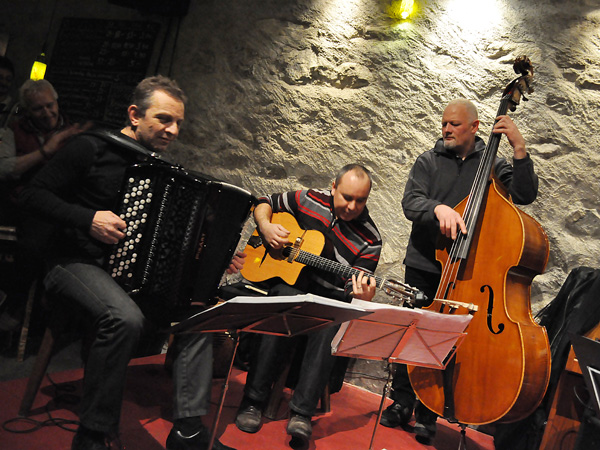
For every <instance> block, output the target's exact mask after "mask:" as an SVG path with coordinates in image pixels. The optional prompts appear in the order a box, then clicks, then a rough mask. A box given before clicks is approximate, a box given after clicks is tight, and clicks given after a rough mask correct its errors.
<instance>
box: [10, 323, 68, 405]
mask: <svg viewBox="0 0 600 450" xmlns="http://www.w3.org/2000/svg"><path fill="white" fill-rule="evenodd" d="M57 333H58V330H56V329H52V328H50V327H47V328H46V331H45V332H44V338H43V339H42V344H41V346H40V350H39V352H38V354H37V356H36V358H35V364H34V365H33V369H32V370H31V374H30V375H29V380H28V381H27V387H26V388H25V393H24V394H23V398H22V399H21V406H20V407H19V416H21V417H27V416H28V415H29V412H30V411H31V406H32V405H33V401H34V400H35V396H36V395H37V392H38V391H39V389H40V385H41V384H42V379H43V378H44V375H46V370H47V369H48V364H49V363H50V358H51V357H52V354H53V352H54V344H55V343H56V339H57V337H58V334H57Z"/></svg>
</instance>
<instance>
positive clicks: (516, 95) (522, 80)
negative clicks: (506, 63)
mask: <svg viewBox="0 0 600 450" xmlns="http://www.w3.org/2000/svg"><path fill="white" fill-rule="evenodd" d="M513 70H514V71H515V73H516V74H518V75H520V76H519V77H518V78H516V79H514V80H513V81H511V82H510V84H509V85H508V86H506V88H505V89H504V93H503V94H502V97H503V98H507V99H508V101H509V109H510V110H511V111H514V110H516V109H517V105H518V104H519V103H520V101H521V97H523V100H525V101H527V100H528V99H527V97H525V94H531V93H532V92H533V87H532V86H531V83H532V80H533V66H532V65H531V60H530V59H529V58H528V57H527V56H525V55H523V56H519V57H518V58H517V59H516V60H515V62H514V64H513Z"/></svg>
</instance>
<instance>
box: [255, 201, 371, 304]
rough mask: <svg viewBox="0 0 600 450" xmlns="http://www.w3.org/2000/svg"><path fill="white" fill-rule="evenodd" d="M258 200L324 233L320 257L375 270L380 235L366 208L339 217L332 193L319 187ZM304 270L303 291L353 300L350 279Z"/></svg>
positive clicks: (305, 225) (298, 285)
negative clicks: (349, 218) (349, 217)
mask: <svg viewBox="0 0 600 450" xmlns="http://www.w3.org/2000/svg"><path fill="white" fill-rule="evenodd" d="M259 203H268V204H269V205H270V206H271V208H272V209H273V212H274V213H280V212H288V213H290V214H292V215H293V216H294V217H295V218H296V220H297V222H298V225H300V227H301V228H303V229H305V230H317V231H320V232H321V233H323V234H324V235H325V248H324V250H323V252H322V253H321V256H323V257H325V258H328V259H331V260H333V261H337V262H339V263H341V264H344V265H346V266H351V267H354V268H356V269H359V270H364V271H365V272H368V273H374V272H375V268H376V267H377V263H378V262H379V255H380V254H381V236H380V234H379V231H378V230H377V227H376V226H375V223H374V222H373V220H372V219H371V217H370V216H369V212H368V210H367V208H366V207H365V209H364V211H363V212H362V214H361V215H360V216H359V217H358V218H357V219H354V220H352V221H349V222H346V221H344V220H338V219H337V218H336V217H335V214H334V209H333V196H332V195H331V192H330V191H329V190H317V189H309V190H302V191H291V192H286V193H283V194H272V195H268V196H266V197H262V198H260V199H259ZM302 273H303V274H302V276H301V277H300V279H299V280H298V283H296V287H298V288H300V289H302V290H303V291H305V292H311V293H313V294H317V295H322V296H327V297H332V298H337V299H339V300H346V301H347V300H349V299H350V293H351V292H352V280H351V279H343V278H342V277H341V276H339V275H335V274H332V273H326V272H324V271H321V270H318V269H314V268H308V267H307V268H306V269H304V270H303V271H302ZM315 283H316V285H315Z"/></svg>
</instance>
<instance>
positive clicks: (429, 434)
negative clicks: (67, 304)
mask: <svg viewBox="0 0 600 450" xmlns="http://www.w3.org/2000/svg"><path fill="white" fill-rule="evenodd" d="M436 429H437V425H436V424H435V422H433V423H421V422H417V423H415V434H416V436H415V439H416V440H417V442H420V443H421V444H423V445H430V444H431V441H433V438H434V437H435V432H436Z"/></svg>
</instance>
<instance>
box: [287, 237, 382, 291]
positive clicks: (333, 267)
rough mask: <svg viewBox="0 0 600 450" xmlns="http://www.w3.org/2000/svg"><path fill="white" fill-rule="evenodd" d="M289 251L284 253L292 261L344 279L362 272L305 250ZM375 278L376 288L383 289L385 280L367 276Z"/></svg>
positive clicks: (291, 249)
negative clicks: (288, 255) (289, 255)
mask: <svg viewBox="0 0 600 450" xmlns="http://www.w3.org/2000/svg"><path fill="white" fill-rule="evenodd" d="M288 249H289V252H285V251H284V255H286V256H287V254H291V256H292V260H294V261H297V262H299V263H301V264H306V265H307V266H312V267H316V268H317V269H322V270H326V271H328V272H333V273H336V274H338V275H341V276H343V277H347V278H350V277H352V275H356V276H358V275H359V274H360V272H361V270H358V269H355V268H354V267H350V266H346V265H344V264H341V263H339V262H337V261H332V260H331V259H327V258H323V257H322V256H317V255H313V254H312V253H309V252H305V251H304V250H300V249H298V248H292V247H287V248H286V250H288ZM367 275H369V276H371V277H373V278H375V286H377V287H378V288H380V289H381V288H382V287H383V286H384V285H385V281H386V280H385V278H381V277H378V276H376V275H372V274H367Z"/></svg>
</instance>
